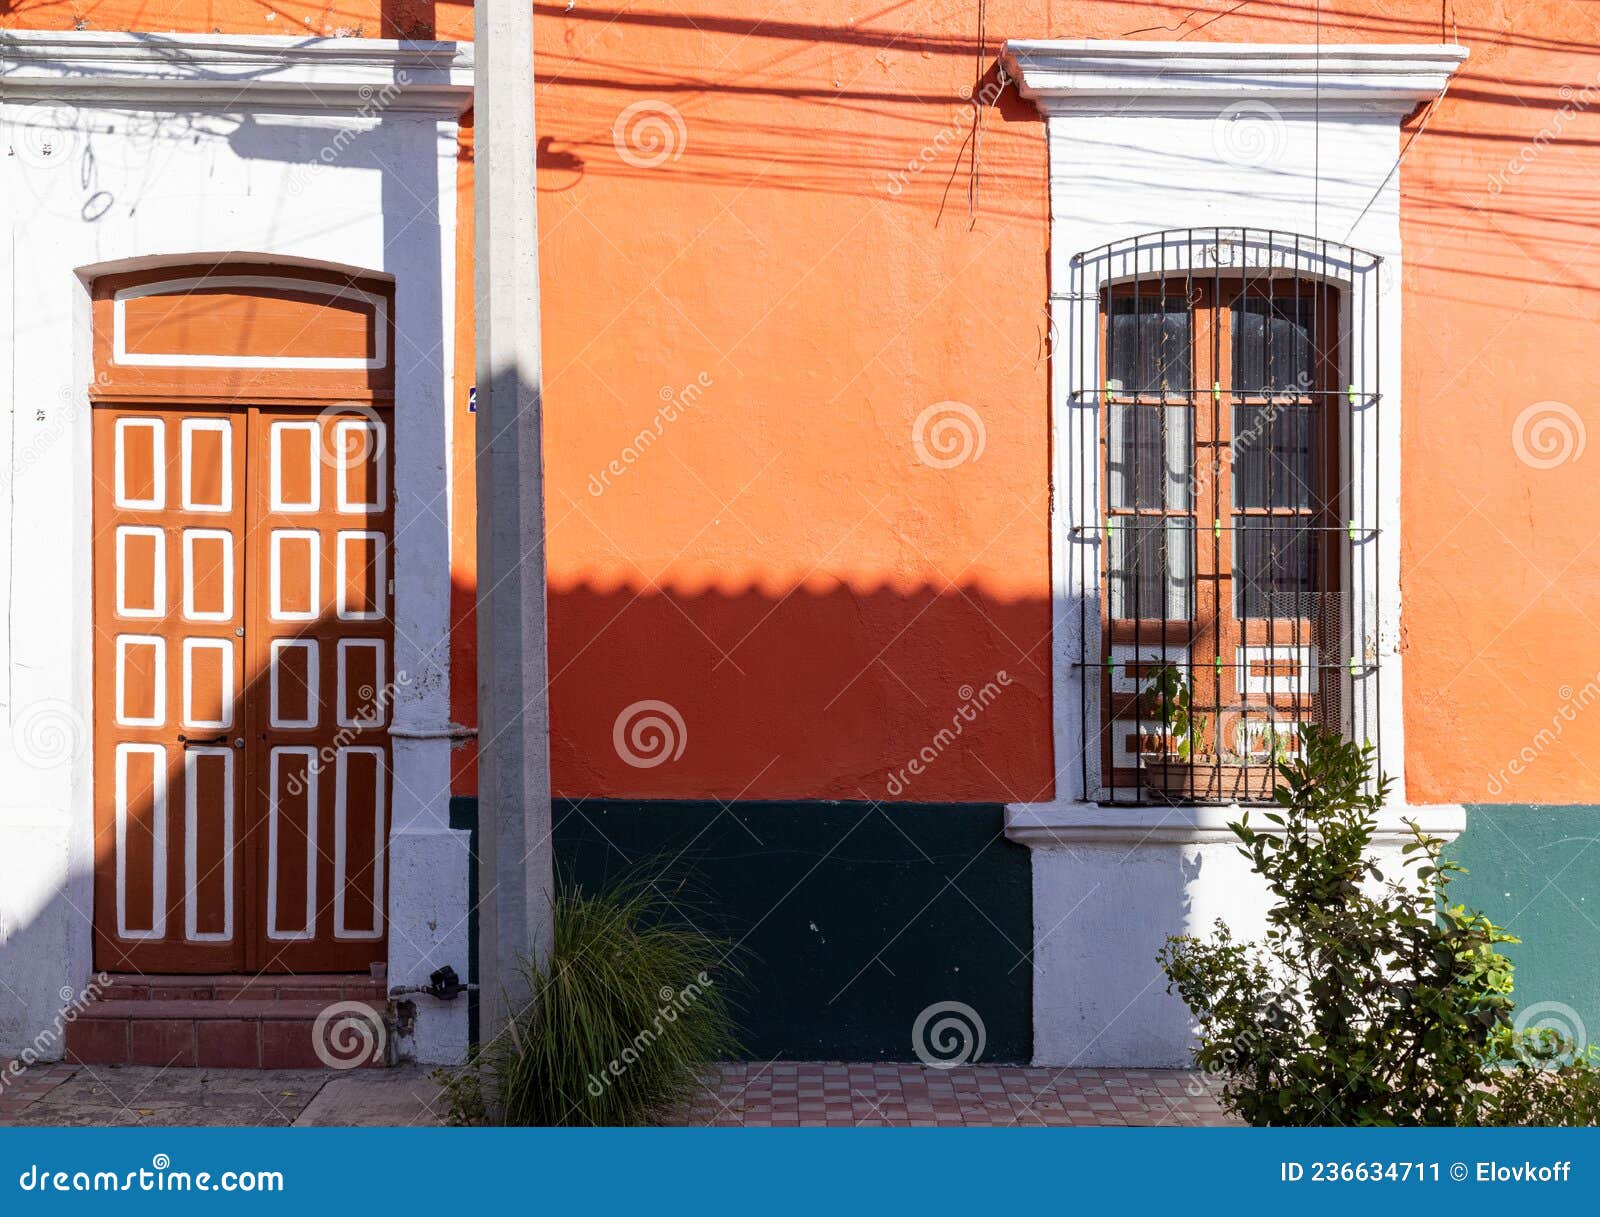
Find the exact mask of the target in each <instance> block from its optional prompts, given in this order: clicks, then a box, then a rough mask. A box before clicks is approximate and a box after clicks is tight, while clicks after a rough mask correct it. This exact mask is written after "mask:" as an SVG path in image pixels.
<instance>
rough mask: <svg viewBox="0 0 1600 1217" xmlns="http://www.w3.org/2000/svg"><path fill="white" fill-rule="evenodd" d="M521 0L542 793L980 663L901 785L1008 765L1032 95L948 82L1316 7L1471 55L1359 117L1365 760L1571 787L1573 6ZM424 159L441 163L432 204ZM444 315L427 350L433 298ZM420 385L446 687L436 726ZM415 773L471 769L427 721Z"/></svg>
mask: <svg viewBox="0 0 1600 1217" xmlns="http://www.w3.org/2000/svg"><path fill="white" fill-rule="evenodd" d="M758 7H759V12H758V11H757V9H758ZM536 8H537V11H538V14H539V19H538V23H537V42H538V47H537V50H538V64H539V77H540V79H539V82H538V105H539V108H540V109H539V123H540V130H541V133H542V144H541V154H540V170H539V185H540V195H539V206H540V209H541V210H540V230H541V247H542V257H543V267H542V273H543V280H542V282H543V306H544V335H545V346H544V364H545V374H546V381H545V387H546V410H547V414H546V434H547V457H546V459H547V472H548V495H549V497H548V516H549V555H548V556H549V570H550V597H551V599H550V622H551V656H552V658H551V672H552V676H553V684H552V722H553V733H554V739H553V761H554V769H555V786H556V790H557V792H558V793H559V794H562V795H567V796H584V795H613V796H626V797H647V796H659V797H689V796H700V797H708V796H716V797H721V798H733V797H744V798H861V797H863V796H867V797H879V796H881V795H882V794H883V793H884V792H885V790H886V787H887V785H888V783H889V780H890V778H891V777H892V776H893V775H894V773H895V772H896V771H897V770H898V769H899V768H900V767H901V766H903V765H904V764H905V762H906V761H907V759H908V758H910V757H912V756H914V755H917V754H918V752H919V751H920V750H921V749H922V748H923V747H924V746H925V745H927V744H928V742H929V740H930V739H931V738H933V737H934V736H935V735H936V734H937V732H938V731H939V730H940V729H941V728H942V727H944V726H946V725H948V724H949V723H950V721H951V718H952V715H953V714H954V713H955V712H956V711H957V710H958V709H959V707H960V706H961V705H962V704H963V700H964V698H963V694H962V690H963V689H964V688H965V689H970V688H976V687H981V686H982V685H983V684H984V683H985V682H986V681H989V680H991V679H993V678H994V676H995V674H996V673H997V672H998V671H1000V670H1005V671H1006V672H1007V673H1008V674H1009V677H1010V678H1011V680H1012V683H1011V684H1010V685H1009V686H1007V687H1006V688H1005V690H1004V692H1003V693H1002V695H1001V696H999V697H998V698H996V699H995V700H994V702H993V704H992V705H990V706H988V707H987V708H986V709H985V710H984V712H983V713H982V715H981V716H980V717H979V719H978V721H977V722H976V723H974V724H971V725H970V726H968V728H967V729H966V730H965V731H964V733H963V734H962V735H961V737H960V739H959V740H957V741H956V744H955V745H954V746H952V747H950V748H948V749H945V750H944V751H942V752H941V754H940V755H939V757H938V759H937V760H936V761H935V762H933V763H931V764H929V765H928V766H927V769H926V772H925V773H924V774H922V775H920V776H919V778H918V780H917V782H916V783H915V785H914V786H913V787H912V788H911V789H909V790H908V791H907V792H906V793H905V794H904V796H903V797H906V798H912V799H917V800H935V801H938V800H995V801H998V800H1016V801H1023V800H1027V801H1032V800H1042V799H1047V798H1049V797H1050V795H1051V794H1052V788H1053V782H1052V752H1051V740H1050V695H1049V691H1050V678H1049V640H1050V621H1049V609H1048V597H1049V570H1048V525H1047V513H1048V502H1049V489H1048V476H1047V470H1048V459H1047V457H1048V454H1047V427H1048V418H1047V409H1048V389H1049V380H1048V378H1049V375H1050V367H1049V360H1048V341H1047V338H1048V336H1047V334H1046V332H1045V324H1044V317H1045V314H1044V306H1045V302H1046V296H1047V291H1048V285H1047V282H1046V272H1045V257H1046V252H1047V248H1048V242H1049V220H1048V215H1047V205H1046V194H1045V141H1044V124H1043V122H1042V120H1041V119H1040V118H1039V117H1038V116H1037V114H1036V113H1035V112H1034V111H1033V109H1032V107H1031V106H1030V105H1029V104H1027V103H1026V102H1024V101H1022V100H1021V99H1020V98H1018V97H1017V96H1016V95H1015V93H1014V91H1007V92H1006V93H1005V94H1004V95H1003V96H1002V97H1001V98H1000V99H999V100H998V102H997V103H996V104H994V105H993V106H989V107H982V108H981V113H979V114H978V115H977V124H976V131H975V130H974V108H973V107H972V106H971V105H970V104H969V103H968V102H966V101H964V100H963V91H964V90H965V91H966V92H968V93H970V92H971V91H972V90H974V89H975V88H976V89H978V90H979V91H980V92H981V89H982V81H983V79H984V78H985V76H986V75H989V74H992V71H993V63H994V60H995V56H996V53H997V51H998V48H999V45H1000V43H1001V42H1002V41H1003V40H1004V39H1006V38H1008V37H1032V38H1038V37H1063V38H1065V37H1102V38H1104V37H1138V38H1179V37H1182V38H1194V39H1203V40H1223V41H1281V42H1309V41H1312V40H1313V39H1314V38H1316V37H1318V36H1319V35H1320V37H1321V38H1322V39H1323V40H1324V41H1330V42H1332V41H1349V40H1362V41H1427V42H1435V41H1456V42H1460V43H1462V44H1464V45H1466V46H1467V47H1468V48H1469V49H1470V51H1471V58H1470V60H1469V61H1468V62H1467V64H1466V65H1465V67H1464V68H1463V70H1462V71H1461V73H1460V74H1459V75H1458V76H1457V77H1456V79H1455V81H1454V82H1453V84H1452V86H1451V87H1450V89H1449V91H1448V93H1447V95H1446V96H1445V97H1444V98H1443V99H1442V100H1441V101H1440V102H1438V103H1437V104H1436V105H1433V106H1428V107H1424V108H1423V109H1422V110H1421V111H1420V112H1419V113H1418V114H1416V115H1413V116H1412V117H1411V118H1410V119H1409V120H1408V121H1407V123H1406V124H1405V127H1404V129H1403V132H1402V139H1401V147H1402V148H1403V149H1404V163H1403V168H1402V171H1401V188H1402V198H1403V202H1402V224H1403V233H1404V241H1405V244H1406V254H1405V263H1406V281H1405V284H1404V290H1405V305H1406V314H1405V323H1404V342H1403V347H1402V350H1401V352H1400V356H1401V358H1402V360H1403V365H1404V369H1405V372H1404V394H1403V405H1402V409H1403V428H1404V441H1403V442H1404V455H1403V465H1404V473H1403V478H1402V482H1401V487H1400V493H1401V502H1402V509H1403V520H1404V522H1403V525H1402V531H1401V536H1400V538H1399V544H1400V546H1401V554H1402V581H1401V588H1400V589H1399V590H1400V593H1401V595H1402V596H1403V606H1404V607H1403V633H1404V638H1403V650H1404V658H1405V678H1406V685H1407V696H1406V714H1405V726H1406V731H1407V771H1408V784H1409V790H1408V791H1407V795H1408V797H1409V798H1410V799H1411V800H1412V801H1413V802H1431V801H1468V802H1471V801H1500V802H1504V801H1508V800H1512V799H1515V800H1517V801H1519V802H1528V803H1541V802H1548V803H1572V802H1578V801H1583V800H1585V799H1591V800H1592V798H1593V797H1594V796H1595V795H1596V794H1597V792H1600V762H1595V761H1592V760H1590V759H1589V758H1590V757H1593V756H1600V747H1597V745H1600V715H1597V714H1592V713H1584V712H1583V711H1586V710H1587V709H1588V703H1587V702H1585V703H1584V704H1583V705H1582V707H1581V709H1580V711H1579V712H1577V713H1574V714H1572V715H1571V716H1570V717H1563V714H1562V711H1563V706H1564V705H1566V704H1567V703H1568V702H1569V701H1570V700H1572V699H1574V698H1580V697H1581V695H1582V690H1583V689H1584V687H1585V686H1586V685H1587V684H1588V683H1589V682H1590V681H1591V680H1592V679H1594V678H1595V676H1596V673H1597V672H1600V630H1597V629H1595V628H1594V627H1595V625H1596V618H1597V617H1600V611H1597V610H1596V609H1595V608H1594V607H1593V605H1594V604H1595V603H1596V597H1595V592H1596V591H1597V590H1600V551H1597V549H1596V541H1597V536H1600V534H1597V533H1596V530H1595V529H1594V527H1593V524H1592V520H1591V518H1590V517H1591V516H1592V514H1593V513H1592V511H1591V510H1588V508H1589V506H1590V505H1591V504H1592V502H1593V498H1594V496H1593V494H1592V491H1590V490H1589V488H1588V486H1587V484H1586V482H1585V481H1584V479H1585V478H1586V477H1588V475H1589V473H1590V466H1592V464H1593V462H1594V460H1595V459H1596V457H1595V456H1594V455H1593V454H1589V455H1587V456H1585V455H1584V454H1583V451H1582V449H1583V448H1584V446H1585V445H1586V442H1587V428H1588V426H1589V425H1590V424H1591V422H1592V421H1593V412H1594V408H1593V405H1592V397H1591V395H1590V394H1589V392H1588V389H1589V386H1590V384H1591V382H1592V371H1591V364H1592V359H1591V358H1590V357H1589V355H1590V351H1591V349H1592V345H1593V333H1594V328H1593V327H1594V324H1595V322H1596V320H1597V319H1600V298H1597V295H1596V292H1595V290H1594V286H1593V285H1594V284H1595V283H1596V282H1597V281H1600V278H1597V274H1596V271H1597V270H1600V265H1597V263H1600V253H1597V252H1596V251H1595V249H1594V247H1593V241H1594V232H1595V229H1594V225H1595V222H1596V220H1597V218H1600V217H1597V215H1596V208H1597V203H1596V201H1595V200H1596V196H1595V195H1594V193H1593V192H1592V191H1589V190H1587V189H1586V187H1587V184H1588V183H1590V182H1592V181H1594V180H1595V178H1596V176H1597V172H1596V171H1597V169H1600V152H1597V148H1600V116H1597V113H1596V106H1595V102H1596V101H1600V93H1597V92H1596V91H1595V86H1596V80H1597V71H1600V53H1597V52H1596V51H1595V49H1594V48H1595V47H1596V45H1597V44H1600V37H1597V35H1600V28H1597V27H1600V14H1596V13H1595V12H1594V11H1593V10H1592V8H1591V7H1590V6H1586V5H1581V4H1577V3H1571V2H1567V3H1554V2H1548V0H1546V2H1542V3H1519V4H1515V5H1512V4H1506V3H1500V2H1496V3H1489V2H1477V0H1471V2H1452V3H1446V4H1444V5H1443V6H1441V5H1440V4H1437V3H1434V2H1433V0H1426V2H1404V3H1400V2H1395V0H1385V2H1383V3H1355V4H1334V3H1330V4H1327V5H1324V6H1323V12H1322V24H1321V28H1320V31H1319V30H1318V29H1317V28H1316V26H1315V25H1314V23H1313V18H1312V12H1311V10H1310V7H1309V6H1284V5H1281V4H1269V3H1245V4H1238V3H1232V2H1228V0H1204V2H1203V3H1199V4H1196V3H1185V4H1181V5H1163V4H1146V3H1105V4H1093V5H1083V4H1070V3H1067V0H1052V2H1050V3H1043V2H1040V0H989V2H988V3H987V5H985V6H983V7H982V8H980V6H979V4H978V3H977V0H972V2H971V3H964V4H948V3H943V4H936V3H931V2H930V3H912V4H908V5H903V6H894V7H890V8H884V7H883V6H879V5H871V4H866V3H860V2H850V0H815V2H811V3H806V4H800V3H797V2H796V3H788V4H780V5H776V6H774V5H761V6H740V5H737V4H733V3H715V4H707V3H705V2H704V0H693V2H688V3H682V4H654V3H652V4H641V5H630V6H621V5H619V4H617V3H611V2H608V3H606V4H602V5H594V4H588V3H582V2H580V3H579V4H577V5H574V6H573V7H572V8H571V9H570V11H569V10H568V8H567V6H566V5H565V4H564V3H553V4H539V5H537V6H536ZM980 13H982V14H983V15H984V16H983V19H982V21H983V23H982V24H980ZM80 21H81V22H83V23H86V25H87V26H88V28H93V29H117V28H139V29H152V30H169V29H172V30H192V31H208V30H221V31H224V32H256V33H293V32H297V31H298V32H309V33H318V34H335V33H344V34H352V33H357V34H365V35H368V36H371V35H376V34H384V35H395V34H399V35H404V36H411V37H418V36H428V35H430V34H436V35H437V36H439V37H444V38H464V37H468V36H470V26H471V13H470V7H469V6H463V5H446V4H432V3H427V2H426V0H419V2H414V3H413V2H408V3H373V4H359V3H358V4H339V5H333V6H323V5H306V4H301V3H295V2H292V0H291V2H288V3H281V4H273V5H271V6H270V7H269V6H268V5H266V4H264V3H258V2H255V0H250V2H245V0H212V2H207V3H198V2H189V0H175V2H172V3H166V4H163V5H161V6H159V7H158V8H151V7H150V6H148V5H145V4H142V3H133V2H132V0H103V2H99V3H96V2H94V0H79V2H75V3H61V2H57V0H50V2H46V3H39V2H35V0H20V2H19V3H15V4H13V5H11V6H10V7H9V8H8V10H7V11H6V13H5V14H4V15H3V16H0V24H3V25H7V26H19V25H20V26H31V27H42V28H71V27H72V26H73V25H74V24H76V23H78V22H80ZM991 78H992V77H991ZM629 107H640V108H639V109H635V110H631V111H630V110H629ZM653 139H654V140H659V141H661V142H658V143H653V142H651V141H652V140H653ZM1399 151H1400V149H1397V154H1398V152H1399ZM1513 165H1514V166H1515V169H1514V170H1513V169H1512V166H1513ZM911 166H920V169H919V170H918V171H915V172H908V168H909V167H911ZM901 174H903V175H904V176H903V177H900V176H897V175H901ZM470 185H471V175H470V164H467V163H465V162H464V164H463V176H462V191H463V198H462V200H461V201H462V204H463V206H462V214H463V217H467V216H470V214H471V210H470V198H469V197H468V196H469V193H470ZM1331 235H1334V236H1339V235H1342V234H1331ZM462 240H463V242H467V241H470V226H468V225H464V226H463V229H462ZM469 291H470V279H469V278H468V277H466V276H463V280H462V299H463V300H464V301H469V300H470V296H469ZM460 325H461V330H460V332H459V334H458V335H457V349H458V351H459V352H462V353H463V354H464V353H466V352H469V351H470V341H471V329H470V327H471V317H470V312H469V311H467V310H462V315H461V320H460ZM461 380H462V383H461V385H460V391H459V393H458V403H457V408H458V414H457V419H456V422H457V430H456V439H457V452H456V457H455V462H456V463H455V472H456V475H457V477H456V484H455V501H454V505H453V506H454V517H453V527H454V531H455V537H456V541H457V545H456V557H455V575H456V579H457V609H458V613H459V615H460V624H459V625H458V628H457V631H456V635H455V639H454V651H455V660H456V667H455V673H454V677H455V678H454V694H453V696H454V699H455V713H456V716H457V717H458V718H459V719H461V720H463V721H470V718H471V714H472V683H471V682H472V661H473V653H472V651H473V642H472V638H473V635H472V631H471V629H470V628H469V625H468V621H467V617H468V614H469V612H470V605H471V589H472V581H473V578H474V571H473V564H472V547H471V530H472V497H471V496H472V479H471V468H470V457H469V455H468V454H469V452H470V443H469V441H470V436H471V416H470V414H468V413H467V409H466V381H467V378H466V377H462V378H461ZM690 385H698V386H699V387H700V391H699V392H698V393H697V394H695V395H694V400H693V402H692V405H691V406H690V407H689V408H686V409H683V410H681V411H679V412H678V416H677V417H675V418H674V419H673V420H671V421H668V422H666V423H665V424H662V423H660V422H659V415H660V412H661V409H662V407H663V404H664V403H666V401H667V399H668V398H672V399H674V400H679V399H681V394H682V390H683V389H684V388H685V387H687V386H690ZM952 401H953V402H958V403H962V404H963V406H965V407H967V408H968V410H967V411H966V412H958V414H957V417H958V418H960V419H961V420H963V422H964V424H965V426H966V427H967V429H968V431H969V433H970V432H974V431H977V432H981V435H982V450H981V453H979V452H977V451H976V447H975V441H971V440H969V441H968V444H969V448H970V449H971V450H970V451H969V453H968V455H967V457H966V459H964V460H963V461H961V462H960V463H959V464H955V465H953V466H952V467H948V468H941V467H938V464H937V463H936V462H932V463H931V462H929V461H928V460H927V459H919V451H918V448H917V446H916V443H915V441H914V432H915V428H916V424H917V420H918V418H919V417H920V416H923V414H924V412H925V411H927V410H929V408H930V407H934V406H937V405H938V404H939V403H944V402H952ZM1548 403H1555V404H1554V405H1550V404H1548ZM973 420H977V423H976V425H975V424H974V421H973ZM643 431H649V432H651V433H652V434H651V437H650V442H649V443H648V444H646V445H644V446H643V447H642V448H641V447H640V445H639V444H638V443H637V438H638V436H639V434H640V433H641V432H643ZM630 450H631V451H632V453H633V456H632V458H630V457H628V456H627V455H626V454H627V453H628V452H629V451H630ZM613 461H618V462H620V463H619V465H618V466H617V467H618V468H621V470H622V472H621V473H619V474H613V475H612V476H610V477H609V479H607V478H605V477H603V476H600V478H599V482H598V486H599V490H598V492H596V491H595V487H596V485H597V482H596V480H595V479H596V478H597V476H599V475H603V474H604V473H605V472H606V471H607V470H608V469H609V468H611V462H613ZM645 700H657V701H663V702H666V703H668V704H670V705H671V706H673V707H674V708H675V709H676V711H677V712H678V713H679V714H680V715H681V718H682V722H683V729H682V730H683V734H684V736H685V737H686V742H685V747H684V749H683V751H682V753H681V755H678V756H677V757H676V758H675V759H673V760H671V761H670V763H662V764H657V765H651V766H638V765H635V764H629V763H628V762H627V760H626V759H625V758H624V756H623V755H621V753H622V750H621V749H619V748H617V747H615V746H614V745H613V731H614V728H615V726H616V722H617V719H618V717H619V715H621V714H622V713H623V712H624V711H625V710H626V709H627V708H628V707H629V706H631V705H633V704H634V703H637V702H640V701H645ZM1557 718H1562V719H1563V725H1562V728H1561V730H1560V731H1559V732H1550V733H1547V735H1546V737H1544V740H1543V742H1542V743H1541V744H1540V745H1539V746H1538V747H1537V748H1536V749H1535V748H1534V747H1533V742H1532V741H1533V740H1534V739H1535V738H1536V737H1537V735H1538V732H1539V731H1540V730H1541V728H1548V727H1550V726H1551V724H1552V721H1553V720H1554V719H1557ZM1525 748H1529V749H1531V750H1533V751H1534V752H1535V756H1534V760H1533V761H1532V762H1528V763H1523V764H1520V765H1519V766H1518V768H1519V772H1518V773H1515V774H1507V773H1503V772H1502V771H1503V770H1505V768H1506V765H1507V762H1508V760H1509V759H1510V758H1512V757H1516V756H1518V755H1519V754H1520V753H1521V752H1522V750H1523V749H1525ZM1507 778H1509V779H1511V780H1510V781H1508V780H1507ZM1497 781H1498V782H1499V785H1500V789H1499V790H1495V789H1493V785H1494V783H1496V782H1497ZM456 784H457V788H458V789H461V790H470V789H471V788H472V785H473V775H472V772H471V766H470V755H469V754H466V753H463V754H462V755H461V756H459V757H458V765H457V775H456Z"/></svg>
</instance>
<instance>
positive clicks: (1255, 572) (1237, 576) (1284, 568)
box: [1233, 516, 1316, 618]
mask: <svg viewBox="0 0 1600 1217" xmlns="http://www.w3.org/2000/svg"><path fill="white" fill-rule="evenodd" d="M1234 522H1235V523H1236V524H1238V526H1239V527H1238V529H1237V531H1235V533H1234V543H1233V584H1234V589H1235V590H1234V599H1235V601H1236V610H1237V612H1238V615H1239V616H1240V618H1251V617H1313V618H1314V617H1315V616H1316V608H1315V595H1314V593H1315V590H1316V579H1315V572H1314V570H1313V569H1312V564H1313V560H1314V556H1315V553H1316V547H1315V543H1314V540H1313V537H1314V534H1313V533H1312V531H1311V529H1310V528H1309V527H1307V526H1306V524H1305V523H1304V522H1303V521H1300V520H1295V521H1292V522H1276V523H1270V524H1269V523H1265V522H1261V521H1259V520H1252V519H1250V518H1249V517H1247V516H1235V517H1234Z"/></svg>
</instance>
